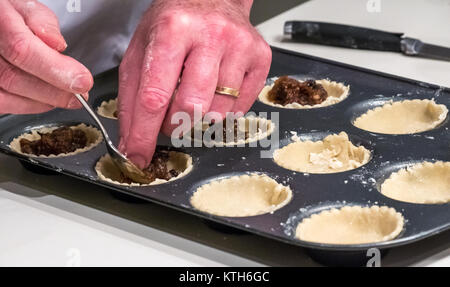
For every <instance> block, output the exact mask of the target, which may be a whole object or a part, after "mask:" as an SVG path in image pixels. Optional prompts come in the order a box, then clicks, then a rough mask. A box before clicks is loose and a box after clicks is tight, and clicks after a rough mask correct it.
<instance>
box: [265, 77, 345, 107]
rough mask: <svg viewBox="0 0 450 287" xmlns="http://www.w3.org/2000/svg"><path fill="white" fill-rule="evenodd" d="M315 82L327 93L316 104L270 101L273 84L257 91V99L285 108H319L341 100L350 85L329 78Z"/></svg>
mask: <svg viewBox="0 0 450 287" xmlns="http://www.w3.org/2000/svg"><path fill="white" fill-rule="evenodd" d="M316 83H319V84H321V85H322V86H323V88H324V89H325V90H326V91H327V93H328V98H327V99H326V100H325V101H323V102H322V103H320V104H318V105H313V106H311V105H301V104H299V103H292V104H288V105H284V106H283V105H279V104H275V103H273V102H271V101H270V100H269V98H268V96H269V91H270V90H271V89H272V87H273V84H272V85H271V86H265V87H264V88H263V89H262V91H261V92H260V93H259V96H258V99H259V101H261V102H263V103H264V104H266V105H270V106H274V107H278V108H285V109H313V108H321V107H326V106H331V105H334V104H337V103H339V102H341V101H343V100H344V99H345V98H347V96H348V94H349V91H350V86H345V85H344V84H342V83H338V82H333V81H329V80H317V81H316Z"/></svg>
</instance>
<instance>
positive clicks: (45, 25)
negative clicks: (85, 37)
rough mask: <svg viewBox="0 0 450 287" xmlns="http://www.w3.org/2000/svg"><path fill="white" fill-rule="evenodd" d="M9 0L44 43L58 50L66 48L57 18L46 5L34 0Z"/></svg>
mask: <svg viewBox="0 0 450 287" xmlns="http://www.w3.org/2000/svg"><path fill="white" fill-rule="evenodd" d="M9 1H10V2H11V4H12V5H13V6H14V8H15V9H16V10H17V12H19V13H20V15H22V17H23V19H24V21H25V24H26V25H27V26H28V28H30V30H31V31H32V32H33V33H34V34H35V35H36V36H37V37H38V38H40V39H41V40H42V41H43V42H44V43H45V44H47V45H48V46H49V47H50V48H52V49H55V50H57V51H59V52H62V51H64V50H65V49H66V48H67V43H66V41H65V40H64V37H63V36H62V34H61V31H60V28H59V22H58V18H57V17H56V15H55V14H54V13H53V12H52V11H51V10H50V9H49V8H48V7H47V6H45V5H43V4H41V3H39V2H38V1H36V0H28V1H22V0H9Z"/></svg>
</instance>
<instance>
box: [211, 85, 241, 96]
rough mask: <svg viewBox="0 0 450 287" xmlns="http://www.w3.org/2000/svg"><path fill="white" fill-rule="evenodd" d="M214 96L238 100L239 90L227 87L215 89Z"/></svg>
mask: <svg viewBox="0 0 450 287" xmlns="http://www.w3.org/2000/svg"><path fill="white" fill-rule="evenodd" d="M216 94H219V95H226V96H232V97H235V98H239V90H236V89H233V88H228V87H219V86H218V87H216Z"/></svg>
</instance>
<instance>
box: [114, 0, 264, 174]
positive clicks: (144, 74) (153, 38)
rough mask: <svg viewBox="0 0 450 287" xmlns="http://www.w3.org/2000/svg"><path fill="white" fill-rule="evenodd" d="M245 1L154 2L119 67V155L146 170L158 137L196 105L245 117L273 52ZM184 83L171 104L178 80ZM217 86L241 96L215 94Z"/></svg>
mask: <svg viewBox="0 0 450 287" xmlns="http://www.w3.org/2000/svg"><path fill="white" fill-rule="evenodd" d="M251 4H252V1H249V0H210V1H202V0H156V1H155V2H154V3H153V4H152V6H151V7H150V9H149V10H148V11H147V12H146V13H145V15H144V17H143V19H142V20H141V23H140V25H139V26H138V28H137V30H136V33H135V35H134V37H133V39H132V41H131V43H130V46H129V48H128V50H127V52H126V53H125V56H124V58H123V61H122V64H121V66H120V71H119V72H120V86H119V120H120V144H119V149H120V150H121V151H122V152H123V153H125V154H126V155H127V156H128V158H130V159H131V160H132V161H133V162H134V163H135V164H137V165H138V166H139V167H141V168H144V167H146V166H148V165H149V163H150V161H151V158H152V155H153V153H154V150H155V146H156V140H157V135H158V132H159V131H160V130H161V131H162V132H163V133H165V134H166V135H168V136H170V135H171V133H172V131H173V129H174V128H175V126H174V125H172V124H171V116H172V115H173V114H175V113H177V112H180V111H183V112H187V113H189V114H190V115H191V118H193V113H194V105H201V110H202V113H203V114H204V113H206V112H211V111H214V112H218V113H220V114H221V115H222V117H223V116H225V114H226V112H242V113H245V112H247V111H248V109H249V108H250V107H251V105H252V104H253V102H254V100H255V99H256V97H257V95H258V93H259V91H260V90H261V89H262V87H263V86H264V81H265V79H266V77H267V74H268V71H269V67H270V62H271V50H270V48H269V46H268V45H267V44H266V42H265V41H264V40H263V39H262V37H261V36H260V35H259V34H258V33H257V31H256V30H255V28H254V27H253V26H252V25H251V24H250V22H249V14H250V8H251ZM181 72H182V76H181V82H180V84H179V86H178V90H177V93H176V95H175V96H174V98H173V99H172V100H171V98H172V95H173V93H174V91H175V88H176V85H177V82H178V79H179V77H180V74H181ZM216 86H225V87H231V88H234V89H238V90H240V97H239V98H238V99H235V98H233V97H230V96H226V95H225V96H224V95H217V94H215V89H216Z"/></svg>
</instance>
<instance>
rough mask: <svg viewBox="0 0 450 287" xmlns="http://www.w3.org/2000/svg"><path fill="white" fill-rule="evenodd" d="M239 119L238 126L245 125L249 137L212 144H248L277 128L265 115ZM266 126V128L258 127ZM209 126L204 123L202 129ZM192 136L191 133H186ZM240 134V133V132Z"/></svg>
mask: <svg viewBox="0 0 450 287" xmlns="http://www.w3.org/2000/svg"><path fill="white" fill-rule="evenodd" d="M237 121H238V127H239V128H241V127H245V131H247V132H249V137H248V138H247V139H243V138H238V140H237V141H233V142H231V141H230V142H223V141H212V144H213V145H214V146H217V147H221V146H235V145H242V144H247V143H251V142H255V141H259V140H261V139H263V138H266V137H268V136H269V135H270V134H271V133H272V132H273V131H274V129H275V124H274V123H273V122H272V121H271V120H268V119H266V118H263V117H255V116H252V115H250V116H246V117H242V118H239V119H237ZM264 125H265V126H266V128H265V129H261V128H257V127H258V126H259V127H262V126H264ZM250 127H251V128H250ZM208 128H209V125H207V124H203V125H202V130H203V131H205V130H207V129H208ZM186 136H187V137H189V138H190V135H186ZM238 136H239V134H238ZM194 141H196V142H198V140H197V139H194Z"/></svg>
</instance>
